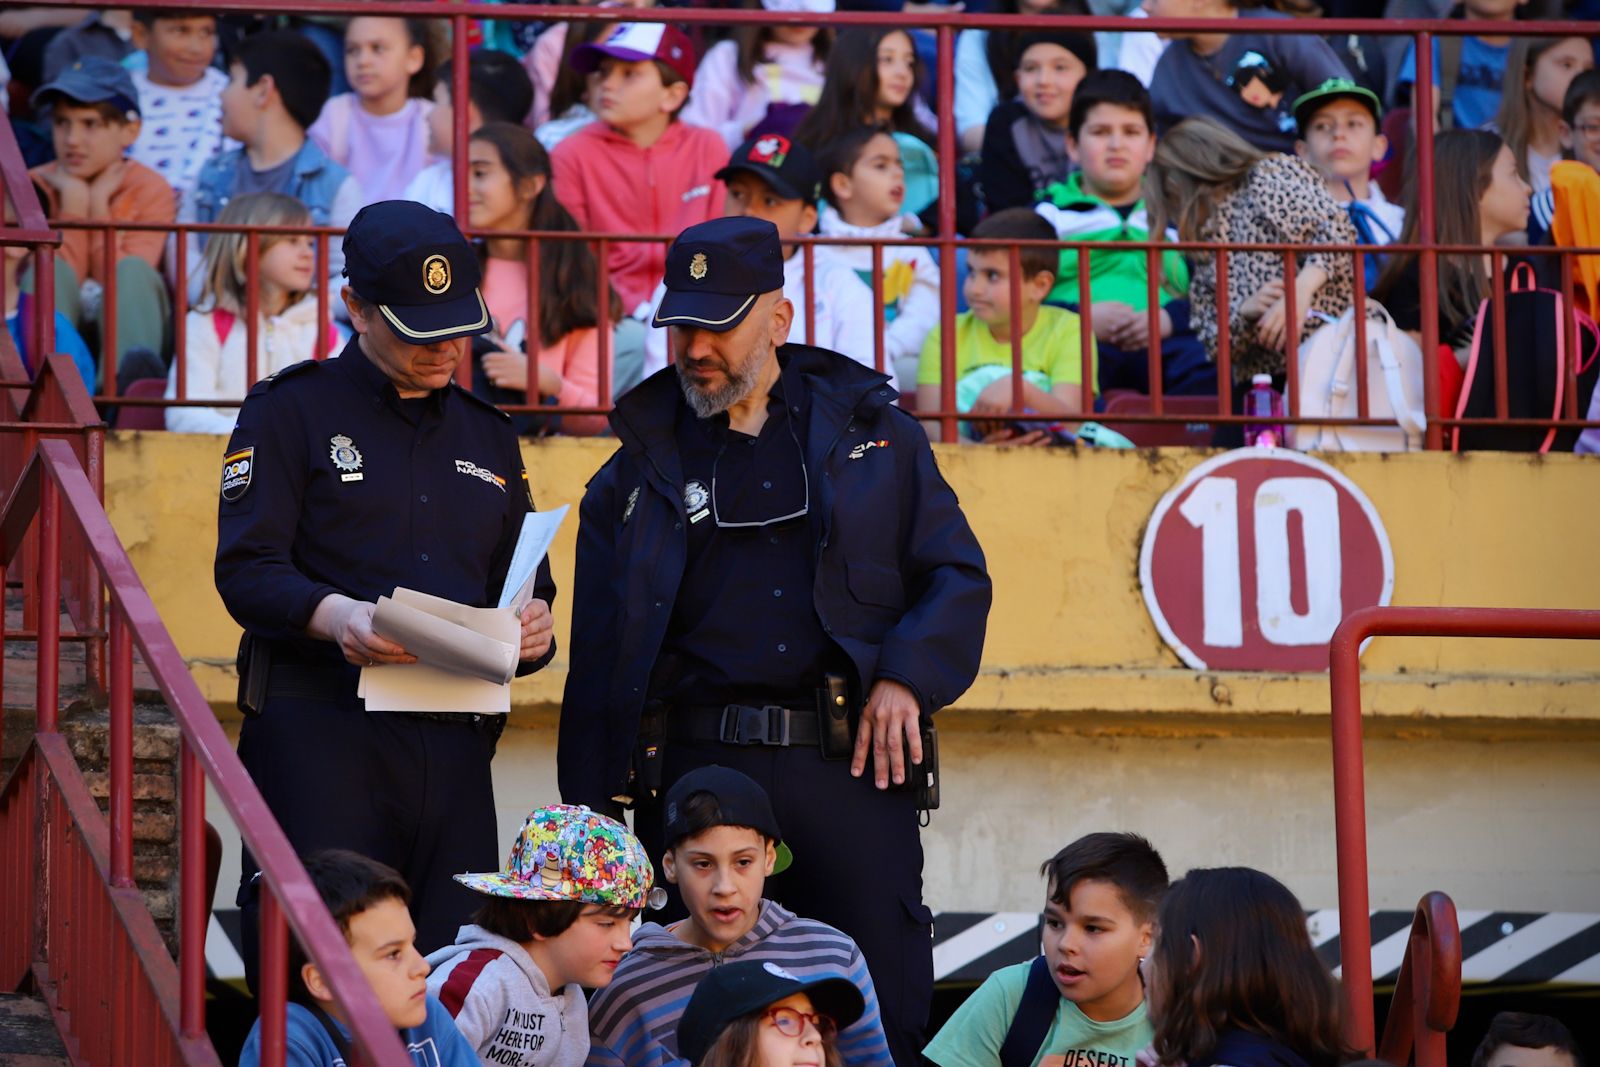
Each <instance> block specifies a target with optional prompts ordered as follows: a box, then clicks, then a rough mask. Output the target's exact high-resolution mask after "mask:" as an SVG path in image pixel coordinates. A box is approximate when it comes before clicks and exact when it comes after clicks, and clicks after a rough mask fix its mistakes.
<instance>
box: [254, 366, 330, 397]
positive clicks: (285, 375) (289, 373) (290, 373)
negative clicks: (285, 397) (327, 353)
mask: <svg viewBox="0 0 1600 1067" xmlns="http://www.w3.org/2000/svg"><path fill="white" fill-rule="evenodd" d="M321 365H322V361H321V360H316V359H303V360H301V361H300V362H299V363H291V364H289V365H288V366H287V367H285V368H283V369H282V370H280V371H278V372H277V373H275V374H269V375H267V376H266V377H265V378H263V379H261V380H260V381H259V382H257V383H256V384H255V385H254V387H252V388H251V390H250V395H251V396H255V395H257V394H258V393H264V392H266V391H267V390H268V389H271V388H272V387H273V386H275V385H281V384H282V383H283V382H285V381H287V380H289V379H290V378H293V377H295V376H297V375H300V374H305V373H306V372H308V371H310V370H312V369H314V368H316V367H320V366H321Z"/></svg>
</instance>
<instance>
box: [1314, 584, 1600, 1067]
mask: <svg viewBox="0 0 1600 1067" xmlns="http://www.w3.org/2000/svg"><path fill="white" fill-rule="evenodd" d="M1378 636H1389V637H1522V638H1530V637H1531V638H1544V639H1553V638H1554V639H1560V638H1564V639H1570V640H1590V641H1592V640H1596V639H1600V611H1566V610H1555V609H1542V608H1409V607H1371V608H1362V609H1360V610H1359V611H1354V612H1351V613H1350V614H1349V615H1347V616H1345V618H1344V621H1343V622H1341V623H1340V624H1339V628H1338V629H1336V630H1335V631H1334V632H1333V638H1332V640H1330V641H1329V643H1328V666H1329V683H1328V684H1329V686H1330V688H1331V689H1332V697H1333V707H1332V715H1331V718H1330V727H1331V729H1332V733H1333V809H1334V841H1335V848H1336V850H1337V853H1338V862H1339V962H1340V966H1341V972H1342V977H1341V981H1342V983H1343V987H1344V998H1345V1020H1344V1025H1345V1038H1346V1040H1347V1041H1348V1042H1349V1044H1350V1045H1352V1046H1353V1047H1354V1048H1356V1049H1357V1050H1359V1051H1361V1052H1363V1053H1365V1054H1367V1055H1370V1054H1371V1053H1372V1047H1373V1019H1372V926H1371V924H1370V922H1369V919H1368V916H1369V914H1370V911H1369V909H1368V899H1369V898H1368V895H1367V802H1366V784H1365V773H1364V770H1363V765H1362V754H1361V658H1360V657H1361V646H1362V643H1363V642H1365V641H1366V640H1367V639H1368V638H1369V637H1378ZM1458 984H1459V983H1458ZM1433 1017H1435V1018H1437V1017H1439V1016H1438V1015H1434V1016H1433Z"/></svg>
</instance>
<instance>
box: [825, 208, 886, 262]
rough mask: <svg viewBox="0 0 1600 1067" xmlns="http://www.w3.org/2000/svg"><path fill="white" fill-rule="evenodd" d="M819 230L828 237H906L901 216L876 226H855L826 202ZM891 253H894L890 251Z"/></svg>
mask: <svg viewBox="0 0 1600 1067" xmlns="http://www.w3.org/2000/svg"><path fill="white" fill-rule="evenodd" d="M818 228H819V229H820V230H821V231H822V233H823V235H824V236H826V237H904V236H905V231H904V229H902V228H901V226H900V216H899V215H896V216H895V217H894V218H892V219H888V220H886V221H884V222H880V223H878V224H877V225H876V226H855V225H852V224H851V223H848V222H846V221H844V218H843V217H842V216H841V215H840V214H839V212H838V211H836V210H834V206H833V205H832V204H829V203H826V202H824V203H823V205H822V214H821V217H820V219H819V222H818ZM889 251H893V250H892V249H890V250H889Z"/></svg>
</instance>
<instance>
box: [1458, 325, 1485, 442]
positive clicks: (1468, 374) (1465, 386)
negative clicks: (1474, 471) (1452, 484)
mask: <svg viewBox="0 0 1600 1067" xmlns="http://www.w3.org/2000/svg"><path fill="white" fill-rule="evenodd" d="M1488 317H1489V301H1487V300H1485V301H1484V302H1483V303H1481V304H1479V305H1478V321H1477V322H1476V323H1474V324H1473V327H1472V348H1471V349H1470V350H1469V352H1468V354H1467V365H1466V367H1465V368H1464V369H1463V370H1462V372H1461V395H1460V396H1459V397H1457V398H1456V418H1458V419H1459V418H1463V417H1464V416H1465V415H1466V411H1467V401H1468V399H1470V398H1471V396H1472V380H1473V378H1474V377H1475V376H1476V375H1477V373H1478V354H1479V353H1480V352H1481V351H1482V350H1483V320H1484V319H1486V318H1488ZM1450 451H1452V452H1459V451H1461V427H1460V426H1452V427H1450Z"/></svg>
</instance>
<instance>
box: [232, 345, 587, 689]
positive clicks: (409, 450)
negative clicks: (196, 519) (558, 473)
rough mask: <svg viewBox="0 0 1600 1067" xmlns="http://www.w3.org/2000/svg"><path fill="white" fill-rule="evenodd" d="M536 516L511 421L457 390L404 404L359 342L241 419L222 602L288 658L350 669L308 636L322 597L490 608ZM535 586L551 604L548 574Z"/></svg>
mask: <svg viewBox="0 0 1600 1067" xmlns="http://www.w3.org/2000/svg"><path fill="white" fill-rule="evenodd" d="M532 507H533V501H532V498H531V495H530V493H529V490H528V484H527V473H526V471H525V470H524V469H523V465H522V456H521V452H520V451H519V449H518V446H517V438H516V435H515V434H514V433H513V431H512V429H511V423H510V421H509V420H508V419H507V418H506V416H505V415H504V414H503V413H501V412H500V411H497V410H496V409H494V408H493V407H491V406H489V405H488V404H486V403H484V402H482V401H480V400H478V399H477V398H475V397H473V396H471V395H470V394H469V393H466V392H464V391H462V390H460V389H457V388H456V387H455V386H454V385H453V384H452V385H450V386H447V387H446V388H444V389H440V390H436V391H434V392H433V393H431V394H430V395H428V396H427V397H424V398H420V399H416V400H402V399H401V398H400V396H399V394H398V393H397V392H396V391H395V388H394V385H393V384H392V383H391V382H390V381H389V378H388V377H387V376H386V375H385V374H384V373H383V371H382V370H381V369H380V368H379V367H377V366H376V365H375V364H374V363H373V362H372V361H371V360H369V359H368V358H367V357H366V355H365V354H364V353H363V352H362V351H361V349H360V347H359V338H352V339H351V340H350V343H349V344H347V345H346V346H345V348H344V351H343V352H341V353H340V354H339V355H338V356H337V357H336V358H334V359H330V360H327V361H326V362H323V363H317V362H314V361H307V362H305V363H300V364H296V365H295V366H293V367H289V368H287V369H285V370H283V371H281V372H280V373H278V374H277V375H275V376H274V377H273V378H271V379H268V380H266V381H263V382H260V383H258V384H257V385H256V387H255V388H254V389H252V390H251V391H250V395H249V397H248V398H246V400H245V402H244V405H243V406H242V407H241V408H240V410H239V422H238V425H237V426H236V427H235V428H234V431H233V437H232V438H231V439H230V440H229V442H228V451H227V455H226V457H225V460H224V467H223V486H222V501H221V504H220V506H219V509H218V520H217V527H218V529H217V560H216V582H217V591H218V592H219V593H220V594H221V595H222V600H223V603H224V604H226V605H227V608H228V611H229V613H230V614H232V615H233V617H234V618H235V619H236V620H238V622H239V623H240V625H242V626H244V627H245V629H247V630H249V631H251V632H252V633H254V634H255V635H256V636H258V637H262V638H265V639H268V640H270V641H273V642H277V643H280V651H279V652H278V653H277V656H278V657H279V658H280V659H282V658H295V659H300V660H307V661H311V662H328V663H342V662H343V661H344V658H343V656H342V655H341V654H340V653H339V650H338V648H337V647H336V646H335V645H333V644H332V643H331V642H327V641H314V640H312V639H310V638H308V637H306V636H305V632H304V631H305V627H306V624H307V623H308V622H309V621H310V620H311V615H312V612H313V610H314V609H315V608H316V606H317V604H318V603H319V602H320V601H321V600H322V599H323V598H324V597H326V596H328V595H329V594H330V593H343V594H345V595H346V596H350V597H354V598H355V599H357V600H365V601H376V600H377V599H378V597H380V596H389V595H391V594H392V593H393V592H394V590H395V587H396V586H399V585H403V586H406V587H408V588H411V589H416V590H419V591H421V592H424V593H431V594H433V595H434V596H440V597H445V598H447V599H450V600H455V601H459V602H461V603H464V604H470V605H473V606H478V607H482V606H487V605H492V604H494V603H496V601H497V600H498V599H499V595H500V586H501V584H502V583H503V582H504V580H505V573H506V570H507V568H508V566H509V564H510V560H511V551H512V549H513V547H514V546H515V544H516V538H517V534H518V532H519V530H520V529H521V524H522V516H523V515H524V514H526V513H527V512H528V511H530V510H532ZM536 584H537V589H536V592H535V594H534V595H535V596H536V597H538V598H539V599H542V600H545V601H547V602H548V601H550V600H552V599H553V598H554V595H555V586H554V583H553V582H552V581H551V579H550V572H549V568H548V565H547V564H540V568H539V576H538V578H537V579H536ZM552 654H553V646H552ZM547 661H548V656H547V657H546V658H545V660H543V661H541V663H540V664H538V665H542V663H543V662H547ZM534 666H537V665H534ZM529 667H530V665H528V664H524V665H523V668H524V669H528V668H529Z"/></svg>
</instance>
